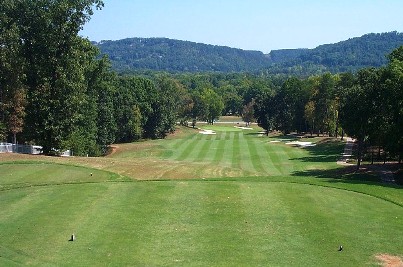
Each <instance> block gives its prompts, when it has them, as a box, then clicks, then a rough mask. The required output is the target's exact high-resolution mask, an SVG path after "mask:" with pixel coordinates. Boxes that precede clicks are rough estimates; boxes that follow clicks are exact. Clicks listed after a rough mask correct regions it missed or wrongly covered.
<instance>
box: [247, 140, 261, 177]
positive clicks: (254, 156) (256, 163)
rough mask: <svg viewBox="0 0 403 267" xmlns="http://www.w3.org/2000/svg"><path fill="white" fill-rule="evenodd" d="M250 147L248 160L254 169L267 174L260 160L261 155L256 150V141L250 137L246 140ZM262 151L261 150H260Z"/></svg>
mask: <svg viewBox="0 0 403 267" xmlns="http://www.w3.org/2000/svg"><path fill="white" fill-rule="evenodd" d="M245 139H246V144H247V147H248V151H249V155H248V158H249V159H250V161H251V162H252V166H253V169H254V170H255V171H256V172H258V173H262V174H264V173H266V172H265V169H264V168H263V165H262V161H261V160H260V155H259V153H258V150H257V148H256V139H254V138H250V137H249V136H248V137H246V138H245ZM259 151H261V150H259Z"/></svg>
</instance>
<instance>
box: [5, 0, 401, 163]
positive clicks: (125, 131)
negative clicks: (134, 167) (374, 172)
mask: <svg viewBox="0 0 403 267" xmlns="http://www.w3.org/2000/svg"><path fill="white" fill-rule="evenodd" d="M102 6H103V2H102V1H100V0H58V1H51V0H41V1H30V0H4V1H3V4H2V5H1V6H0V15H1V19H0V24H1V25H0V62H1V65H0V139H1V140H6V139H8V140H12V141H13V142H14V143H16V142H17V141H18V142H19V143H32V144H37V145H41V146H42V147H43V152H44V153H45V154H55V153H58V152H60V151H62V150H64V149H71V150H73V153H74V154H75V155H91V156H99V155H103V154H105V153H107V150H108V147H109V145H110V144H112V143H115V142H133V141H137V140H140V139H143V138H164V137H165V136H167V135H168V134H169V133H171V132H173V131H175V127H176V124H177V123H181V124H183V125H188V124H190V125H193V126H195V125H196V123H197V121H207V122H209V123H214V122H215V121H216V120H217V119H219V117H220V116H221V115H237V116H242V117H243V119H244V121H245V122H247V123H249V122H253V121H256V122H258V124H259V125H260V126H261V127H262V128H264V129H265V130H266V131H267V132H270V131H273V130H279V131H282V132H283V133H285V134H286V133H290V132H294V131H295V132H304V133H311V134H312V135H313V134H316V135H318V134H327V135H330V136H338V135H343V134H344V133H346V134H347V135H349V136H352V137H354V138H356V139H357V143H358V148H359V149H358V151H359V153H358V154H359V159H361V154H362V151H364V148H365V147H369V146H377V147H380V148H381V149H382V150H383V151H385V152H387V153H388V154H389V155H390V156H391V157H396V158H399V160H400V161H401V157H402V150H403V149H402V145H403V140H402V134H401V133H402V132H403V129H402V118H403V108H402V99H403V96H402V92H403V89H402V84H403V81H402V79H403V78H402V77H403V72H402V69H403V52H402V50H403V48H402V47H400V48H398V49H396V50H394V51H393V52H392V53H391V54H390V56H389V63H388V65H387V66H386V67H381V68H365V69H361V70H359V71H358V72H356V73H354V74H353V73H341V74H330V73H325V74H321V75H316V76H310V77H307V78H298V77H293V76H288V75H270V76H267V75H263V74H260V75H257V74H247V73H177V74H167V73H160V72H143V73H141V74H138V75H131V74H117V73H115V72H114V71H112V70H111V63H110V61H109V59H108V58H106V57H101V56H100V53H99V50H98V49H97V48H96V47H95V46H94V45H93V44H91V42H90V41H89V40H87V39H85V38H82V37H80V36H79V35H78V33H79V31H80V29H81V28H82V26H83V25H84V24H85V23H86V22H87V21H88V20H89V19H90V16H91V15H92V14H93V9H94V8H102ZM359 162H360V160H359Z"/></svg>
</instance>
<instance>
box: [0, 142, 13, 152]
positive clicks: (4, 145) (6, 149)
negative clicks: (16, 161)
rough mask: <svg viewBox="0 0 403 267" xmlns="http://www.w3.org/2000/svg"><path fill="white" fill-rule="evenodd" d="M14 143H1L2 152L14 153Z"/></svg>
mask: <svg viewBox="0 0 403 267" xmlns="http://www.w3.org/2000/svg"><path fill="white" fill-rule="evenodd" d="M12 152H13V144H10V143H0V153H12Z"/></svg>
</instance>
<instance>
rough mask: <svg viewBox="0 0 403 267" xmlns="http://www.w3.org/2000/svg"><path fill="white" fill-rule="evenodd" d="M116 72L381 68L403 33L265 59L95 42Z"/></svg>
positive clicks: (205, 49) (169, 44)
mask: <svg viewBox="0 0 403 267" xmlns="http://www.w3.org/2000/svg"><path fill="white" fill-rule="evenodd" d="M94 44H95V45H96V46H97V47H99V48H100V50H101V52H102V54H106V55H108V56H109V58H110V60H111V62H112V67H113V69H115V70H116V71H118V72H126V73H130V72H133V71H138V70H155V71H167V72H251V73H266V74H289V75H299V76H309V75H314V74H323V73H325V72H331V73H340V72H346V71H357V70H358V69H360V68H364V67H380V66H383V65H385V64H386V63H387V58H386V55H388V54H390V53H391V52H392V50H393V49H395V48H397V47H399V46H401V45H403V34H402V33H398V32H389V33H382V34H374V33H372V34H367V35H364V36H362V37H357V38H352V39H349V40H347V41H343V42H339V43H336V44H327V45H321V46H318V47H317V48H315V49H283V50H273V51H271V52H270V53H269V54H267V55H265V54H263V53H262V52H258V51H245V50H241V49H234V48H229V47H223V46H214V45H206V44H199V43H193V42H188V41H178V40H171V39H167V38H130V39H124V40H118V41H102V42H100V43H94Z"/></svg>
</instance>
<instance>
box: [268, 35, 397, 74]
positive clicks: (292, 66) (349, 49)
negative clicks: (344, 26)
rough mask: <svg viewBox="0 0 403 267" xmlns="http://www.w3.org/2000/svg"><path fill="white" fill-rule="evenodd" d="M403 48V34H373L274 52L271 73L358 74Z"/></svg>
mask: <svg viewBox="0 0 403 267" xmlns="http://www.w3.org/2000/svg"><path fill="white" fill-rule="evenodd" d="M402 45H403V33H398V32H389V33H380V34H379V33H378V34H377V33H371V34H366V35H363V36H361V37H356V38H351V39H348V40H347V41H342V42H338V43H335V44H325V45H321V46H318V47H316V48H315V49H296V50H277V51H271V52H270V58H271V59H272V62H274V63H276V64H275V65H272V67H271V68H269V70H270V72H272V73H278V72H298V71H300V72H304V71H305V72H307V73H310V72H312V71H315V70H316V71H319V72H323V71H330V72H333V73H337V72H345V71H356V70H358V69H360V68H364V67H380V66H382V65H385V64H386V63H387V57H386V56H387V55H388V54H390V53H391V52H392V51H393V50H394V49H395V48H397V47H399V46H402Z"/></svg>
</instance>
